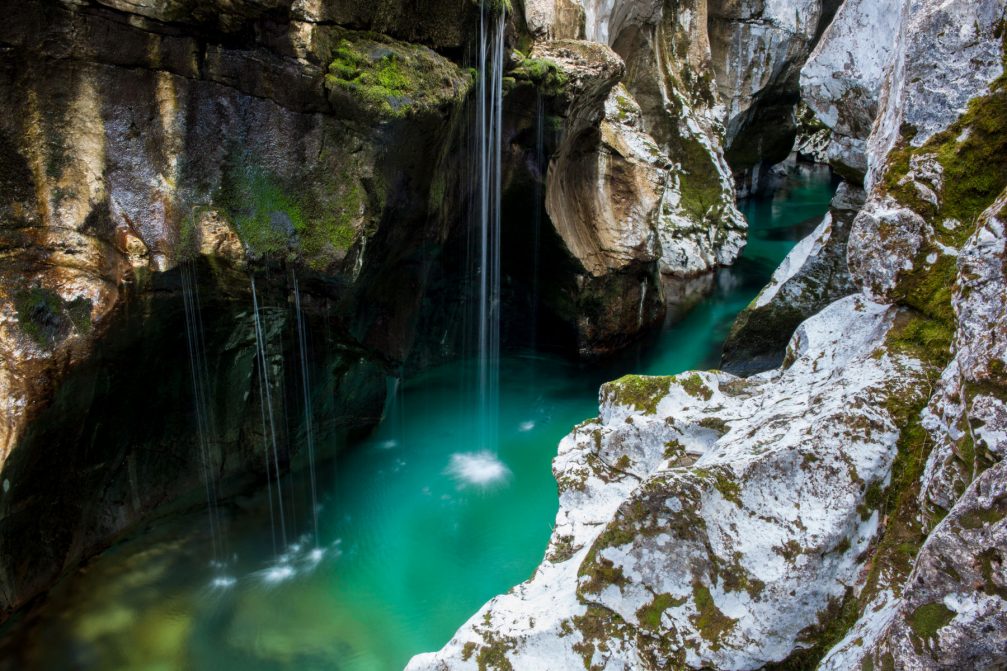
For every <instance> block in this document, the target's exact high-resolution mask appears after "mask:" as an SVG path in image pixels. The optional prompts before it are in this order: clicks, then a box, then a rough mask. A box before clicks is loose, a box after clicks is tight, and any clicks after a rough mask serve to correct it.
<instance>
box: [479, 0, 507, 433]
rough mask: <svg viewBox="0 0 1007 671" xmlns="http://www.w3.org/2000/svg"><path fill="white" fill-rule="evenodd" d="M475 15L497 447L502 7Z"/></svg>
mask: <svg viewBox="0 0 1007 671" xmlns="http://www.w3.org/2000/svg"><path fill="white" fill-rule="evenodd" d="M479 11H480V15H479V84H478V87H479V90H478V98H477V103H476V122H477V127H476V136H477V138H478V148H479V252H480V255H479V325H478V328H479V414H480V415H481V417H482V422H481V425H482V426H483V427H484V429H485V430H484V432H483V433H482V434H481V436H480V443H481V447H482V448H484V449H489V450H490V451H492V452H496V451H497V449H496V447H497V446H496V436H497V430H496V429H497V422H496V417H497V414H498V413H499V387H500V225H501V221H500V191H501V189H500V185H501V156H500V153H501V151H502V142H503V138H502V133H503V58H504V24H505V20H506V14H505V11H504V9H503V8H502V7H500V8H498V9H493V8H492V7H488V6H487V2H486V1H485V0H484V1H483V2H482V4H481V6H480V10H479Z"/></svg>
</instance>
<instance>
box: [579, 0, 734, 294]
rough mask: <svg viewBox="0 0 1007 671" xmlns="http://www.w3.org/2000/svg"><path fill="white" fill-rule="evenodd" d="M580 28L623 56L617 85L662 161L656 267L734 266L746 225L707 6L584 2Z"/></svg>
mask: <svg viewBox="0 0 1007 671" xmlns="http://www.w3.org/2000/svg"><path fill="white" fill-rule="evenodd" d="M585 9H586V17H587V18H586V21H585V34H586V36H587V37H588V39H592V40H595V41H599V42H604V43H607V44H610V45H611V46H612V48H613V49H614V50H615V52H616V53H618V54H619V55H620V56H621V57H622V58H623V60H625V62H626V76H625V80H624V83H625V85H626V88H627V89H628V91H629V92H630V93H631V94H632V96H633V98H634V99H635V101H636V102H637V103H638V104H639V105H640V108H641V112H642V117H643V122H642V130H643V131H645V132H646V133H647V134H649V135H650V136H651V137H652V138H653V139H654V141H655V142H656V143H657V146H658V148H659V149H660V150H661V152H662V153H664V154H665V155H666V156H667V157H668V160H669V166H668V171H669V181H668V187H667V188H666V189H665V193H664V196H663V203H662V206H661V209H660V217H659V220H658V224H657V228H658V234H659V236H660V242H661V270H662V272H664V273H667V274H670V275H677V276H691V275H697V274H700V273H703V272H707V271H709V270H712V269H714V268H716V267H717V266H719V265H728V264H730V263H732V262H733V261H734V260H735V259H736V258H737V257H738V255H739V254H740V253H741V249H742V248H743V247H744V236H745V230H746V227H747V225H746V223H745V220H744V217H742V216H741V214H740V212H738V210H737V207H736V206H735V190H734V180H733V176H732V174H731V170H730V168H729V167H728V165H727V162H726V160H725V159H724V152H723V137H724V129H723V123H722V122H723V118H722V117H723V109H722V107H720V106H719V104H718V102H717V94H716V88H715V83H714V81H713V77H712V76H710V75H709V74H708V73H709V72H710V68H711V55H710V42H709V38H708V35H707V20H706V3H705V2H703V1H690V2H684V3H674V4H672V3H664V2H628V1H627V2H587V3H585Z"/></svg>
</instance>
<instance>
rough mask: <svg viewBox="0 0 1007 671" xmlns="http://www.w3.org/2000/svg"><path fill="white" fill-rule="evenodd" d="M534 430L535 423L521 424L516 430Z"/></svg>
mask: <svg viewBox="0 0 1007 671" xmlns="http://www.w3.org/2000/svg"><path fill="white" fill-rule="evenodd" d="M534 428H535V422H532V421H527V422H521V424H520V425H518V429H519V430H521V431H531V430H532V429H534Z"/></svg>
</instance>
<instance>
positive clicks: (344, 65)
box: [325, 31, 472, 119]
mask: <svg viewBox="0 0 1007 671" xmlns="http://www.w3.org/2000/svg"><path fill="white" fill-rule="evenodd" d="M341 34H342V35H343V37H341V38H340V39H339V41H338V42H337V43H336V46H335V48H334V50H333V54H332V62H331V63H330V64H329V69H328V74H327V75H326V77H325V85H326V87H327V88H328V90H329V91H330V92H335V93H340V92H341V93H343V94H346V95H347V96H348V97H349V99H351V100H355V101H357V102H358V103H359V104H360V106H361V108H362V110H363V111H364V112H366V113H368V114H374V115H377V116H378V117H379V118H382V119H401V118H405V117H407V116H411V115H413V114H415V113H417V112H419V111H422V110H429V109H433V108H437V107H439V106H441V105H444V104H447V103H451V102H460V101H461V100H462V98H464V95H465V93H466V92H467V90H468V87H469V86H470V85H471V83H472V80H471V79H470V78H469V77H466V76H465V74H464V72H463V71H462V70H461V69H459V68H458V67H457V66H455V65H454V64H453V63H451V61H448V60H447V59H445V58H443V57H442V56H440V55H438V54H437V53H435V52H433V51H431V50H430V49H427V48H426V47H422V46H418V45H415V44H409V43H405V42H398V41H396V40H392V39H391V38H389V37H386V36H384V35H380V34H378V33H365V32H353V31H342V33H341Z"/></svg>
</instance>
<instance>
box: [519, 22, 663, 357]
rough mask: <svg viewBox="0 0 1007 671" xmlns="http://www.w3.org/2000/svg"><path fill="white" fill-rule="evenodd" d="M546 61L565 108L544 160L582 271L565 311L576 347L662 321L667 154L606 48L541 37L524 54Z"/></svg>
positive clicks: (598, 347) (614, 343)
mask: <svg viewBox="0 0 1007 671" xmlns="http://www.w3.org/2000/svg"><path fill="white" fill-rule="evenodd" d="M532 56H533V57H534V58H536V59H543V60H544V61H547V62H549V63H552V64H554V66H555V67H556V68H557V69H558V73H559V74H558V76H560V77H562V78H563V79H564V81H565V85H564V87H563V92H564V97H565V98H566V99H567V101H568V105H569V108H568V110H567V115H566V119H565V128H564V136H563V137H564V139H563V142H562V143H561V145H560V146H559V148H558V151H557V152H556V154H555V155H554V156H553V158H552V160H551V161H550V163H549V168H548V174H547V177H546V202H545V205H546V211H547V213H548V214H549V218H550V220H551V221H552V225H553V227H554V228H555V230H556V232H557V233H558V235H559V237H560V238H561V239H562V241H563V243H564V246H565V248H566V250H567V251H568V252H569V254H570V255H571V256H572V257H573V258H574V259H575V260H576V262H577V264H578V266H579V268H580V275H579V277H578V281H577V283H576V284H577V293H576V297H575V301H576V303H575V305H574V306H572V307H573V313H572V314H570V315H568V319H569V320H570V321H573V322H575V323H576V325H577V327H576V329H577V339H578V344H577V346H578V349H579V350H580V352H581V353H582V354H584V355H596V354H600V353H605V352H609V351H613V350H615V349H618V347H620V346H621V345H622V344H624V343H625V342H627V341H628V340H630V339H632V338H634V337H635V336H636V335H637V334H639V333H640V332H641V331H643V330H645V329H647V328H650V327H651V326H654V325H656V324H657V323H659V322H660V320H661V318H662V317H663V316H664V301H663V298H662V293H661V285H660V283H659V282H658V272H657V270H658V265H657V262H658V259H659V247H658V239H657V231H656V222H657V216H658V213H659V208H660V204H661V199H662V196H663V194H664V190H665V188H666V183H667V174H666V172H665V168H666V165H667V163H666V161H667V159H666V158H665V157H664V155H663V154H662V153H661V151H660V149H659V148H658V147H657V145H656V144H655V143H654V141H653V140H652V139H651V138H650V136H648V135H646V134H645V133H644V132H642V130H641V125H642V120H641V116H640V109H639V107H638V106H637V105H636V103H635V102H634V101H633V99H632V98H631V97H630V95H629V93H628V92H627V91H626V89H625V88H624V87H623V86H622V85H617V84H616V83H617V82H618V81H619V78H620V77H621V76H622V74H623V64H622V61H621V60H620V59H619V57H618V56H616V55H615V53H613V52H612V50H611V49H609V48H608V47H606V46H604V45H602V44H597V43H594V42H587V41H580V40H559V41H553V42H545V43H542V44H541V45H540V46H537V47H536V49H535V50H534V51H533V52H532Z"/></svg>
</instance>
